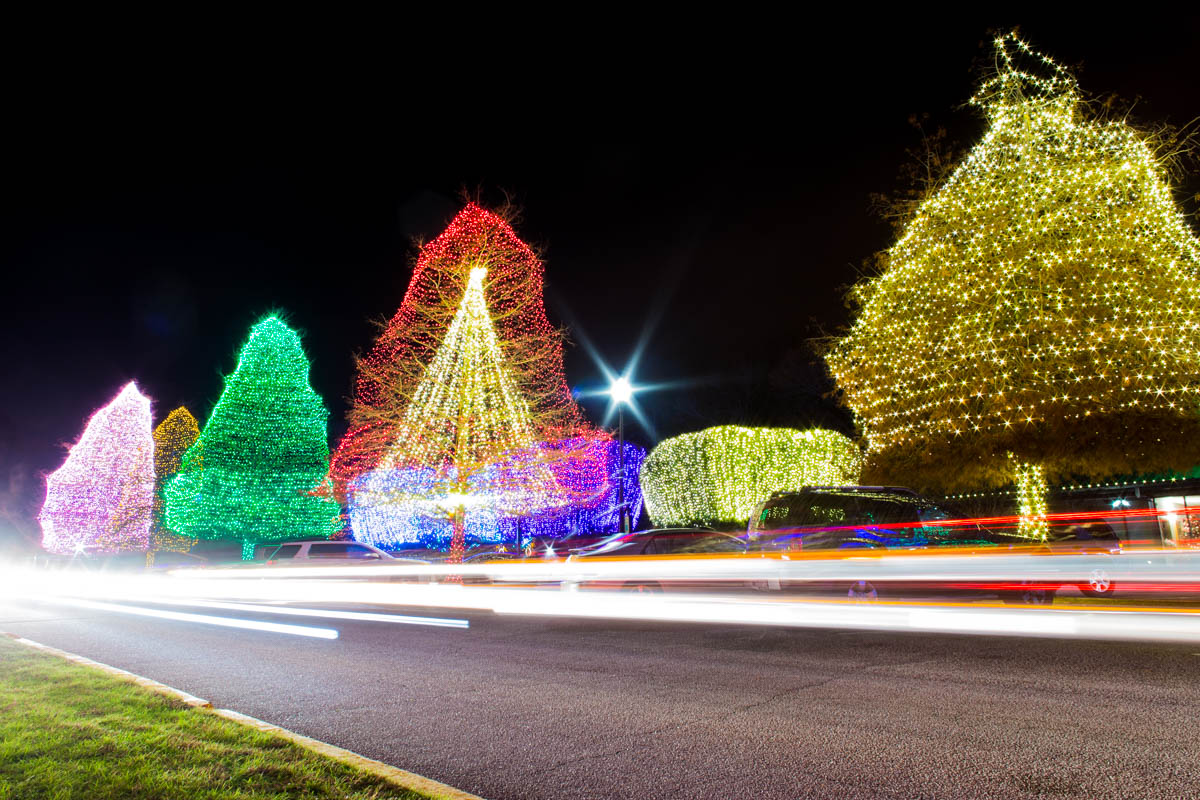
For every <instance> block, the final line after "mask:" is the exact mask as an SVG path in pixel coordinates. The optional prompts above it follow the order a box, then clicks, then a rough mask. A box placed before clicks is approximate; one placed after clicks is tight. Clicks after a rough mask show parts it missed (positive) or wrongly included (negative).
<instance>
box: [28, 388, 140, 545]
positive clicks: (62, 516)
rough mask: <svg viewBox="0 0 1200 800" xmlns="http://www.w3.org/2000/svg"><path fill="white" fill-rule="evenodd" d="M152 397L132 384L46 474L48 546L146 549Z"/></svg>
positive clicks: (43, 513)
mask: <svg viewBox="0 0 1200 800" xmlns="http://www.w3.org/2000/svg"><path fill="white" fill-rule="evenodd" d="M150 424H151V420H150V399H149V398H148V397H146V396H145V395H143V394H142V393H141V392H139V391H138V389H137V386H136V385H134V384H133V383H129V384H127V385H126V386H125V388H123V389H122V390H121V392H120V393H119V394H118V395H117V396H116V397H115V398H114V399H113V401H112V402H110V403H109V404H108V405H106V406H105V407H104V408H102V409H100V410H99V411H97V412H96V413H95V414H93V415H92V418H91V419H90V420H88V423H87V427H86V428H84V430H83V436H82V437H80V439H79V441H78V442H77V443H76V444H75V445H74V446H73V447H72V448H71V451H70V453H69V454H68V455H67V460H66V463H64V464H63V465H62V466H61V467H59V468H58V469H57V470H55V471H54V472H53V473H51V474H50V476H49V477H47V478H46V502H45V504H44V505H43V506H42V511H41V513H40V514H39V515H38V522H40V523H41V526H42V546H43V547H44V548H45V549H46V550H48V551H49V552H51V553H61V554H67V555H69V554H72V553H77V552H80V551H81V550H85V549H86V550H87V551H89V552H98V553H115V552H121V551H136V550H146V549H147V548H148V547H149V546H150V518H151V510H152V508H153V505H154V440H153V438H152V436H151V433H150Z"/></svg>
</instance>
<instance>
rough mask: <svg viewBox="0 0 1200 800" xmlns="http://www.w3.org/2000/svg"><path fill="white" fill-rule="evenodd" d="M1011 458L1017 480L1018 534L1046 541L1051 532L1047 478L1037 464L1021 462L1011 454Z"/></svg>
mask: <svg viewBox="0 0 1200 800" xmlns="http://www.w3.org/2000/svg"><path fill="white" fill-rule="evenodd" d="M1009 458H1010V459H1011V460H1012V462H1013V473H1014V474H1015V475H1016V479H1017V510H1018V514H1019V516H1018V518H1017V533H1019V534H1021V535H1022V536H1027V537H1029V538H1030V539H1042V540H1044V539H1045V538H1046V534H1047V533H1048V532H1049V530H1050V528H1049V525H1047V523H1046V511H1047V506H1046V494H1047V492H1049V487H1048V486H1047V485H1046V477H1045V475H1044V474H1043V472H1042V468H1041V467H1040V466H1038V465H1037V464H1026V463H1024V462H1021V461H1020V460H1018V459H1017V458H1016V457H1015V456H1013V455H1012V454H1011V453H1010V454H1009Z"/></svg>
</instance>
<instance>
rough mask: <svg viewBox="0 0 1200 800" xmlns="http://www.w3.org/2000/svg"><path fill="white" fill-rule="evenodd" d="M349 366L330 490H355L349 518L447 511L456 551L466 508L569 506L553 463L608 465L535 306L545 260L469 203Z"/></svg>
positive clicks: (558, 346) (454, 552) (521, 512)
mask: <svg viewBox="0 0 1200 800" xmlns="http://www.w3.org/2000/svg"><path fill="white" fill-rule="evenodd" d="M358 370H359V374H358V380H357V384H356V392H355V398H354V403H353V405H352V407H351V409H350V412H349V414H348V419H349V422H350V428H349V430H348V432H347V434H346V436H345V437H344V438H343V440H342V442H341V443H340V444H339V446H338V448H337V450H336V451H335V453H334V456H333V459H332V467H331V471H330V476H331V479H332V488H333V490H334V492H335V493H336V494H337V495H338V496H340V497H344V496H346V494H347V493H348V492H349V493H351V494H352V493H354V492H355V491H362V492H363V493H364V494H363V496H362V497H360V498H357V499H354V498H351V499H350V500H349V502H350V505H351V507H352V508H354V509H357V510H358V512H359V513H358V514H352V518H353V517H354V516H358V517H359V518H361V519H366V518H368V517H370V518H372V519H375V520H377V521H382V520H383V519H384V518H385V517H386V516H389V515H390V516H392V517H394V519H395V520H397V522H395V524H394V525H390V524H389V525H388V526H385V527H392V528H395V526H401V527H403V526H404V525H407V524H408V523H404V522H401V521H400V520H406V519H428V520H437V519H448V520H449V521H450V524H451V529H452V535H451V543H450V544H451V547H450V549H451V558H452V559H455V558H458V557H460V556H461V554H462V549H463V546H464V544H465V538H466V533H467V530H468V528H469V527H471V526H470V525H468V522H467V519H466V517H467V515H468V513H470V514H473V515H476V516H479V515H485V516H487V515H490V516H498V517H514V518H515V517H527V516H530V515H533V514H537V513H540V512H544V511H547V510H550V509H561V508H566V507H568V506H570V505H572V504H574V503H576V502H578V501H579V500H580V497H579V493H578V492H576V491H574V490H573V489H571V487H569V486H565V485H563V484H562V483H560V482H559V480H558V479H557V477H556V472H555V469H554V468H553V464H555V463H556V462H559V461H565V460H571V461H575V462H577V464H579V465H580V468H581V469H592V470H596V471H602V470H603V469H604V461H603V458H602V457H599V455H598V454H597V452H596V451H595V450H594V449H593V448H591V447H590V445H591V443H592V442H594V441H597V440H602V439H606V438H607V435H606V434H603V433H600V432H597V431H594V430H591V429H590V428H589V427H588V426H587V425H586V423H585V422H584V420H583V416H582V414H581V413H580V411H579V409H578V407H577V406H576V405H575V403H574V401H573V400H572V399H571V395H570V391H569V390H568V388H567V384H566V379H565V377H564V374H563V368H562V337H561V334H560V333H559V332H558V331H557V330H556V329H555V328H554V327H552V326H551V325H550V323H549V322H548V321H547V319H546V314H545V310H544V308H543V305H542V264H541V261H540V260H539V259H538V257H537V256H536V254H534V252H533V251H532V250H531V249H530V248H529V247H528V246H527V245H526V244H525V243H524V242H522V241H521V240H520V239H518V238H517V236H516V234H515V233H514V232H513V230H512V228H511V227H510V226H509V225H508V223H507V222H505V220H504V219H503V218H501V217H500V216H498V215H497V214H494V213H491V212H488V211H485V210H483V209H482V208H479V207H478V206H476V205H469V206H467V207H466V208H465V209H464V210H463V211H462V212H460V213H459V214H458V216H457V217H455V218H454V220H453V221H452V222H451V223H450V225H449V227H447V229H446V230H445V231H444V232H443V233H442V234H441V235H440V236H438V237H437V238H436V239H435V240H433V241H432V242H430V243H429V244H428V245H426V246H425V247H424V248H423V249H422V251H421V254H420V257H419V258H418V260H417V265H416V269H415V271H414V273H413V278H412V281H411V283H410V284H409V288H408V292H407V293H406V294H405V297H404V301H403V303H402V304H401V306H400V310H399V311H398V312H397V313H396V316H395V317H393V319H392V320H391V322H390V323H388V325H387V326H386V327H385V329H384V330H383V333H382V334H381V335H380V338H379V340H378V341H377V342H376V344H375V347H374V349H373V350H372V351H371V353H370V354H369V355H367V356H366V357H364V358H361V359H359V362H358ZM547 442H558V443H559V444H558V445H557V446H555V447H545V446H544V444H545V443H547ZM601 480H603V478H601ZM380 524H382V522H380ZM368 535H369V534H368Z"/></svg>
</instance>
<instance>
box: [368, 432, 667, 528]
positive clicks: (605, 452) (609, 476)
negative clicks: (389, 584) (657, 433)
mask: <svg viewBox="0 0 1200 800" xmlns="http://www.w3.org/2000/svg"><path fill="white" fill-rule="evenodd" d="M556 445H557V443H552V442H551V443H543V444H542V445H541V447H543V448H554V447H555V446H556ZM581 446H584V447H590V448H594V449H596V450H599V451H600V452H598V453H594V454H589V455H588V456H587V457H584V458H563V459H553V458H552V459H549V460H548V461H547V462H546V466H547V467H548V468H549V469H550V470H551V472H552V473H553V475H554V478H555V480H556V481H557V483H558V485H559V486H560V487H562V488H563V490H564V491H565V493H566V494H567V495H568V496H569V497H571V498H572V502H571V503H570V504H567V505H564V506H562V507H559V508H550V509H547V510H545V511H543V512H541V513H536V514H530V515H525V516H514V515H506V514H505V513H504V512H503V511H502V510H501V508H500V506H501V503H500V502H498V500H499V499H498V498H493V497H491V496H490V494H489V490H490V487H492V486H495V485H500V484H504V483H505V481H504V480H502V479H497V478H496V477H495V476H494V474H495V473H497V472H502V471H503V470H504V468H505V466H506V465H504V464H496V465H493V466H491V467H489V468H487V469H485V470H483V471H482V472H480V473H477V475H476V476H474V480H473V481H472V484H471V486H470V487H469V490H468V491H467V492H466V493H464V494H458V495H447V496H442V495H439V492H441V491H444V490H445V485H444V483H443V482H442V480H441V479H440V478H439V476H438V473H437V470H435V469H432V468H429V467H411V468H408V469H391V470H388V469H384V468H378V469H375V470H372V471H371V472H369V473H367V474H366V475H364V476H361V477H360V478H358V479H356V480H355V482H354V483H352V484H351V489H350V492H349V494H350V506H349V513H350V524H351V527H352V528H353V530H354V537H355V539H357V540H358V541H363V542H368V543H370V544H373V545H375V546H376V547H384V548H397V547H411V546H416V545H419V546H422V547H426V548H433V549H443V550H444V549H448V548H449V547H450V546H451V543H452V539H453V526H452V523H451V520H450V514H451V513H452V512H453V510H454V509H455V508H456V507H457V506H460V505H462V506H465V507H466V510H467V513H466V515H465V518H466V519H465V528H464V538H465V541H466V542H470V543H482V544H499V543H505V544H515V543H517V542H521V543H523V544H527V543H530V542H531V541H532V539H533V538H535V537H539V538H549V539H561V538H563V537H566V536H570V535H572V534H579V533H616V532H617V530H618V528H619V525H620V518H619V516H618V508H617V478H618V475H617V473H618V458H617V443H616V442H614V441H612V440H611V439H594V440H591V441H590V442H586V443H580V442H571V443H569V444H568V449H570V450H577V449H578V448H580V447H581ZM645 457H646V451H645V450H643V449H642V448H640V447H638V446H637V445H634V444H631V443H626V444H625V479H624V480H625V502H626V503H627V504H628V506H629V510H630V516H631V517H632V518H633V519H637V518H638V516H639V515H640V514H641V508H642V494H641V490H640V486H639V483H638V480H637V473H638V469H639V468H640V466H641V463H642V461H643V460H644V459H645Z"/></svg>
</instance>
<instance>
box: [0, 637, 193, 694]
mask: <svg viewBox="0 0 1200 800" xmlns="http://www.w3.org/2000/svg"><path fill="white" fill-rule="evenodd" d="M4 635H5V636H7V637H8V638H10V639H12V640H13V641H14V642H20V643H21V644H23V645H28V646H29V647H32V648H34V649H36V650H41V651H42V652H43V653H49V654H51V655H55V656H58V657H59V658H65V659H66V660H67V661H72V662H74V663H76V664H82V665H83V666H85V667H93V668H94V669H98V670H101V671H103V672H107V673H108V674H109V675H113V676H115V677H117V678H121V679H122V680H126V681H129V682H131V683H136V684H137V685H138V686H141V687H142V688H144V689H149V690H150V691H152V692H158V693H159V694H165V695H167V696H168V697H173V698H175V699H176V700H182V701H183V702H184V703H187V704H188V705H189V706H191V707H192V708H212V703H210V702H208V701H207V700H203V699H201V698H199V697H196V696H195V695H194V694H188V693H187V692H183V691H180V690H179V689H176V688H174V687H171V686H167V685H166V684H165V683H159V682H158V681H152V680H150V679H149V678H143V677H142V676H141V675H135V674H134V673H132V672H129V671H127V670H123V669H118V668H116V667H110V666H109V665H108V664H101V663H100V662H99V661H92V660H91V659H90V658H84V657H83V656H77V655H75V654H74V653H68V652H67V651H66V650H59V649H58V648H57V647H50V646H49V645H44V644H42V643H41V642H35V641H33V640H32V639H26V638H24V637H23V636H17V635H16V634H15V633H5V634H4Z"/></svg>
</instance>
